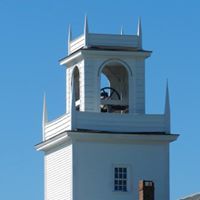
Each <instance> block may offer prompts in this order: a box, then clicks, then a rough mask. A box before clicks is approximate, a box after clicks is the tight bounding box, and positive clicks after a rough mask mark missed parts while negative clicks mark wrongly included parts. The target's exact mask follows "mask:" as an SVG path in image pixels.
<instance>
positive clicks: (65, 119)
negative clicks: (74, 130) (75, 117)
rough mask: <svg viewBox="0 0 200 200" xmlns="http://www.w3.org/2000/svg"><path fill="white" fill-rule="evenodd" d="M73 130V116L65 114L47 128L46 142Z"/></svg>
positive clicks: (48, 124) (47, 125)
mask: <svg viewBox="0 0 200 200" xmlns="http://www.w3.org/2000/svg"><path fill="white" fill-rule="evenodd" d="M70 129H71V115H70V114H65V115H63V116H61V117H59V118H58V119H55V120H53V121H51V122H49V123H47V124H46V126H45V140H47V139H49V138H52V137H54V136H56V135H58V134H59V133H62V132H64V131H66V130H70Z"/></svg>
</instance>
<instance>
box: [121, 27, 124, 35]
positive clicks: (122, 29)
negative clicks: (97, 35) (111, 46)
mask: <svg viewBox="0 0 200 200" xmlns="http://www.w3.org/2000/svg"><path fill="white" fill-rule="evenodd" d="M121 35H124V27H123V26H121Z"/></svg>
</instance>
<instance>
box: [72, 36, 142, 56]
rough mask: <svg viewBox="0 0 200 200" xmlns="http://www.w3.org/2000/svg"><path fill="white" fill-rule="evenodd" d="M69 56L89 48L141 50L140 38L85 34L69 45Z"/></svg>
mask: <svg viewBox="0 0 200 200" xmlns="http://www.w3.org/2000/svg"><path fill="white" fill-rule="evenodd" d="M69 45H70V46H69V54H71V53H74V52H76V51H77V50H79V49H81V48H83V47H85V45H87V46H88V47H90V46H94V47H95V46H108V47H118V48H120V47H121V48H122V47H123V48H136V49H137V48H141V44H140V36H137V35H114V34H112V35H111V34H109V35H108V34H96V33H87V37H85V34H84V35H81V36H80V37H78V38H76V39H74V40H72V41H71V42H70V43H69Z"/></svg>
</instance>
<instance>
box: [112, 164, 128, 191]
mask: <svg viewBox="0 0 200 200" xmlns="http://www.w3.org/2000/svg"><path fill="white" fill-rule="evenodd" d="M114 191H119V192H127V167H115V168H114Z"/></svg>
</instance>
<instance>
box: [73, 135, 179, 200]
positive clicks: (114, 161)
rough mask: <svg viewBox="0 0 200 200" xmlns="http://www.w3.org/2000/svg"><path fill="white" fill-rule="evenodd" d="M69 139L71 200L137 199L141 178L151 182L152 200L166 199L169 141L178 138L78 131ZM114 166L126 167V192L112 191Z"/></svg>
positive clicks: (167, 197)
mask: <svg viewBox="0 0 200 200" xmlns="http://www.w3.org/2000/svg"><path fill="white" fill-rule="evenodd" d="M137 136H138V138H137ZM71 137H72V138H73V141H74V147H73V149H74V155H73V156H74V166H75V168H74V175H73V178H74V179H73V180H74V181H73V184H74V193H75V195H74V200H78V199H87V200H93V199H96V200H101V199H109V200H116V199H117V200H120V199H124V200H132V199H133V200H137V199H138V182H139V180H141V179H144V180H152V181H154V183H155V199H162V200H169V142H170V141H173V140H175V139H176V138H177V136H176V137H172V136H171V139H170V136H169V137H168V136H166V135H163V136H160V135H149V136H148V135H143V137H141V136H140V135H134V134H133V135H130V134H128V135H127V134H108V133H107V134H101V133H87V132H82V133H81V132H80V133H71ZM172 138H173V139H172ZM113 165H127V166H129V168H130V175H129V177H128V178H129V179H130V186H129V190H128V192H114V191H113V174H112V167H113ZM86 181H87V184H85V182H86Z"/></svg>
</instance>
